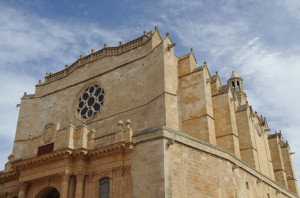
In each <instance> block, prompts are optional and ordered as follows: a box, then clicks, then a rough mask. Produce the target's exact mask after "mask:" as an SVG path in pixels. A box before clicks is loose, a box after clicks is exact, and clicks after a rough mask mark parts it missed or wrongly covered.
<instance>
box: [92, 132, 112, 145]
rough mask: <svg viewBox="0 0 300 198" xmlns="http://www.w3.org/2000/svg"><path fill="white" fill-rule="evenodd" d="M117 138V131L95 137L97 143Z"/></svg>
mask: <svg viewBox="0 0 300 198" xmlns="http://www.w3.org/2000/svg"><path fill="white" fill-rule="evenodd" d="M115 139H116V133H110V134H107V135H104V136H101V137H97V138H95V145H101V144H103V143H106V142H112V141H114V140H115Z"/></svg>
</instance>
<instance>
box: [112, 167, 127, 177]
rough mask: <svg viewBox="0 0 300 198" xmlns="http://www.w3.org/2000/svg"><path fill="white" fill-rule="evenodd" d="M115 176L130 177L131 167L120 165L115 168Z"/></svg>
mask: <svg viewBox="0 0 300 198" xmlns="http://www.w3.org/2000/svg"><path fill="white" fill-rule="evenodd" d="M112 172H113V176H123V175H129V174H130V173H131V165H127V166H124V165H120V166H116V167H113V170H112Z"/></svg>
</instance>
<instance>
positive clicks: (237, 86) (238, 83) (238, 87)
mask: <svg viewBox="0 0 300 198" xmlns="http://www.w3.org/2000/svg"><path fill="white" fill-rule="evenodd" d="M236 83H237V85H236V88H237V89H240V82H239V81H237V82H236Z"/></svg>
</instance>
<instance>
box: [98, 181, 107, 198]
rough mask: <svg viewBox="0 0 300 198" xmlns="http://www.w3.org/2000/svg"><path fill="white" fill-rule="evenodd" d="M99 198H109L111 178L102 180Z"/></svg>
mask: <svg viewBox="0 0 300 198" xmlns="http://www.w3.org/2000/svg"><path fill="white" fill-rule="evenodd" d="M99 183H100V192H99V198H109V178H108V177H105V178H102V179H101V180H100V182H99Z"/></svg>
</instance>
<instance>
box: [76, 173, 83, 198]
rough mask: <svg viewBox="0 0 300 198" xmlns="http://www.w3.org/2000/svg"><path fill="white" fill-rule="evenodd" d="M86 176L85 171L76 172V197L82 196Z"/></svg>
mask: <svg viewBox="0 0 300 198" xmlns="http://www.w3.org/2000/svg"><path fill="white" fill-rule="evenodd" d="M84 178H85V174H84V173H78V174H76V192H75V197H76V198H82V195H83V185H84Z"/></svg>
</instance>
